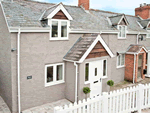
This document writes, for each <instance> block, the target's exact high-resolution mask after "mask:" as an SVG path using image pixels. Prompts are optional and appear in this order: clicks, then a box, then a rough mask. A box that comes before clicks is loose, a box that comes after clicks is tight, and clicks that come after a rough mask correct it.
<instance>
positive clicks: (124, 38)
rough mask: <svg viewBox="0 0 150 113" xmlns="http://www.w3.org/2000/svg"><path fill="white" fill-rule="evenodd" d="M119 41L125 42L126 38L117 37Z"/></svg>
mask: <svg viewBox="0 0 150 113" xmlns="http://www.w3.org/2000/svg"><path fill="white" fill-rule="evenodd" d="M118 39H119V40H126V39H127V38H126V37H118Z"/></svg>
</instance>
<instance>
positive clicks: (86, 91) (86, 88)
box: [83, 87, 91, 99]
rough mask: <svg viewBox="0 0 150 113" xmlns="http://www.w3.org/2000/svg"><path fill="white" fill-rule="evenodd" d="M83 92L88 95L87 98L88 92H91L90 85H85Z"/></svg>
mask: <svg viewBox="0 0 150 113" xmlns="http://www.w3.org/2000/svg"><path fill="white" fill-rule="evenodd" d="M83 92H84V94H85V95H86V99H87V94H88V93H90V92H91V90H90V88H89V87H84V88H83Z"/></svg>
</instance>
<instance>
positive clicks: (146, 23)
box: [138, 19, 150, 28]
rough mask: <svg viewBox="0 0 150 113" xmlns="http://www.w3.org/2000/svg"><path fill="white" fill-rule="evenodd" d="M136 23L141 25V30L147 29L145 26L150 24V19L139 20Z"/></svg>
mask: <svg viewBox="0 0 150 113" xmlns="http://www.w3.org/2000/svg"><path fill="white" fill-rule="evenodd" d="M138 22H139V23H140V24H141V25H142V27H143V28H147V25H148V23H149V22H150V19H146V20H140V21H138Z"/></svg>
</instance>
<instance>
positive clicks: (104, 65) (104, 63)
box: [103, 60, 106, 76]
mask: <svg viewBox="0 0 150 113" xmlns="http://www.w3.org/2000/svg"><path fill="white" fill-rule="evenodd" d="M103 76H106V60H104V62H103Z"/></svg>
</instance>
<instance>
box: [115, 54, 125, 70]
mask: <svg viewBox="0 0 150 113" xmlns="http://www.w3.org/2000/svg"><path fill="white" fill-rule="evenodd" d="M124 64H125V54H119V55H118V56H117V67H118V68H119V67H124Z"/></svg>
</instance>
